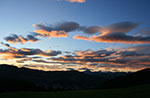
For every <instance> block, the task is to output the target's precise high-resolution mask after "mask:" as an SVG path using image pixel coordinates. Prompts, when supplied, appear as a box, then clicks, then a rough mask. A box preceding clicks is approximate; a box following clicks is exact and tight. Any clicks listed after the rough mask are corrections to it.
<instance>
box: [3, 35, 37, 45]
mask: <svg viewBox="0 0 150 98" xmlns="http://www.w3.org/2000/svg"><path fill="white" fill-rule="evenodd" d="M4 39H5V40H6V41H8V42H10V43H23V44H24V43H26V42H28V41H30V42H37V41H39V40H40V39H38V38H36V37H34V36H33V35H27V37H26V38H25V37H23V36H20V35H16V34H12V35H10V36H8V37H5V38H4Z"/></svg>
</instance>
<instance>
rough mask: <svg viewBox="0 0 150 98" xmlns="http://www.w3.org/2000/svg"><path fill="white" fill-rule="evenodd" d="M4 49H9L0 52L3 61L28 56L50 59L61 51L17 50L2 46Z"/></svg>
mask: <svg viewBox="0 0 150 98" xmlns="http://www.w3.org/2000/svg"><path fill="white" fill-rule="evenodd" d="M1 44H3V45H5V46H6V47H8V48H9V49H5V50H2V49H1V50H0V54H1V55H2V56H3V57H4V58H5V59H10V58H25V57H28V56H41V57H51V56H57V55H59V54H61V53H62V52H61V51H53V50H47V51H43V50H41V49H31V48H21V49H17V48H14V47H11V46H10V45H8V44H4V43H1Z"/></svg>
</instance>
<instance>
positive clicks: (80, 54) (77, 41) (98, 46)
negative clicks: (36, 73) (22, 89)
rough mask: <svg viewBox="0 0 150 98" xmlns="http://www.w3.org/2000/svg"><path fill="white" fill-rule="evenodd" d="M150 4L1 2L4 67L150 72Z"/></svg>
mask: <svg viewBox="0 0 150 98" xmlns="http://www.w3.org/2000/svg"><path fill="white" fill-rule="evenodd" d="M149 9H150V1H149V0H0V13H1V16H0V27H1V29H0V42H1V44H0V47H1V48H0V64H10V65H15V66H18V67H26V68H30V69H37V70H44V71H69V70H78V71H85V70H90V71H113V72H116V71H117V72H118V71H125V72H128V71H137V70H140V69H143V68H147V67H150V20H149V17H150V13H149Z"/></svg>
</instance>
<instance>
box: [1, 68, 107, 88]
mask: <svg viewBox="0 0 150 98" xmlns="http://www.w3.org/2000/svg"><path fill="white" fill-rule="evenodd" d="M105 80H107V79H106V78H104V77H101V78H100V77H97V76H93V75H88V74H85V73H83V72H78V71H53V72H52V71H49V72H45V71H39V70H32V69H27V68H17V67H16V66H12V65H0V87H1V88H0V91H22V90H25V91H26V90H27V91H35V90H36V91H38V90H78V89H92V88H96V87H97V85H99V84H100V83H102V82H104V81H105Z"/></svg>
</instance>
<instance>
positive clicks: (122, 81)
mask: <svg viewBox="0 0 150 98" xmlns="http://www.w3.org/2000/svg"><path fill="white" fill-rule="evenodd" d="M149 76H150V68H146V69H143V70H140V71H137V72H134V73H131V74H128V75H123V76H120V77H116V78H113V79H111V80H109V81H106V82H105V83H104V84H103V85H102V88H123V87H131V86H137V85H143V84H150V78H149Z"/></svg>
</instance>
